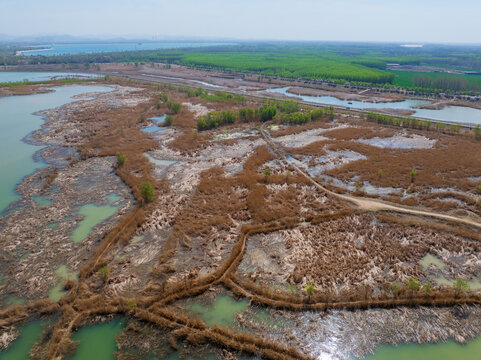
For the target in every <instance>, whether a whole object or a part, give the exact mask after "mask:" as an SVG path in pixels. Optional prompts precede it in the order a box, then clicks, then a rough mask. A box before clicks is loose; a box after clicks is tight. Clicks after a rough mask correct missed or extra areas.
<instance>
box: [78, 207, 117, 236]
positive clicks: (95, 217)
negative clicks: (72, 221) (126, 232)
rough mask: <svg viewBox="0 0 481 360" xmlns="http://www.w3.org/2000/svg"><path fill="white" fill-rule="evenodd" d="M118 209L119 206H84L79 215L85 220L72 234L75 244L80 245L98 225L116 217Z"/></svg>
mask: <svg viewBox="0 0 481 360" xmlns="http://www.w3.org/2000/svg"><path fill="white" fill-rule="evenodd" d="M117 209H118V207H117V206H111V205H103V206H98V205H95V204H86V205H84V206H82V207H81V208H80V209H79V211H78V213H79V214H80V215H83V216H84V218H83V220H82V221H81V222H80V223H79V224H78V225H77V227H76V228H75V230H74V231H73V233H72V240H73V242H75V243H78V242H81V241H83V240H85V239H86V238H87V236H89V234H90V232H91V231H92V229H93V228H94V227H95V226H96V225H98V224H100V223H101V222H103V221H105V220H107V219H108V218H109V217H111V216H112V215H114V214H115V213H116V212H117Z"/></svg>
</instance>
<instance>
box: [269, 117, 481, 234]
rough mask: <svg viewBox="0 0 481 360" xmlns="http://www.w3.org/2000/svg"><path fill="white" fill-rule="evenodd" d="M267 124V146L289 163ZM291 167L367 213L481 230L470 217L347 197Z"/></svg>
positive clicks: (318, 185)
mask: <svg viewBox="0 0 481 360" xmlns="http://www.w3.org/2000/svg"><path fill="white" fill-rule="evenodd" d="M266 125H267V123H264V124H262V125H261V126H260V132H261V135H262V137H263V139H264V140H265V141H266V142H267V144H268V145H269V146H270V147H271V148H272V149H273V150H274V152H275V153H276V154H277V156H279V157H280V159H281V160H282V161H284V162H285V163H287V160H286V156H285V155H284V152H283V151H281V150H283V149H282V148H281V147H280V145H278V144H276V143H275V142H274V141H273V140H272V139H271V137H270V136H269V134H268V133H267V132H266V130H265V126H266ZM289 166H291V167H293V168H294V169H295V170H296V171H298V172H299V173H300V174H301V175H302V176H304V177H305V178H306V179H308V180H309V181H310V182H311V183H312V184H314V185H315V186H316V187H317V188H319V189H320V190H322V191H324V192H325V193H327V194H329V195H331V196H333V197H336V198H338V199H340V200H344V201H346V202H348V203H350V204H352V205H354V207H356V208H358V209H362V210H366V211H372V212H381V211H389V212H396V213H402V214H407V215H414V216H427V217H431V218H436V219H439V220H446V221H454V222H457V223H462V224H465V225H470V226H474V227H477V228H479V229H481V223H480V222H477V221H475V220H474V219H471V218H469V217H459V216H454V215H448V214H442V213H437V212H432V211H426V210H420V209H416V208H412V207H408V206H401V205H397V204H395V203H391V202H388V201H383V200H378V199H372V198H364V197H359V196H353V195H345V194H338V193H336V192H334V191H332V190H329V189H327V188H325V187H324V186H323V185H322V184H320V183H319V182H318V181H316V180H315V179H314V178H312V177H311V176H310V175H309V174H307V173H306V172H305V171H304V170H302V169H301V168H299V167H298V166H297V165H296V164H293V163H289Z"/></svg>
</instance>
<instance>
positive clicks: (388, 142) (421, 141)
mask: <svg viewBox="0 0 481 360" xmlns="http://www.w3.org/2000/svg"><path fill="white" fill-rule="evenodd" d="M357 141H358V142H360V143H363V144H368V145H372V146H376V147H379V148H383V149H431V148H432V147H433V146H434V144H435V143H436V140H434V139H429V138H427V137H425V136H422V135H417V134H411V135H410V136H406V135H404V134H400V135H394V136H391V137H388V138H379V137H375V138H372V139H359V140H357Z"/></svg>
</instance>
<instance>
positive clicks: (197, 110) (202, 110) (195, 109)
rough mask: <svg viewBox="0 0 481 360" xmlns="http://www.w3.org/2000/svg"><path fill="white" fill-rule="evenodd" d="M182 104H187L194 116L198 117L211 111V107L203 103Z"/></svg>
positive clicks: (185, 103) (185, 104) (184, 104)
mask: <svg viewBox="0 0 481 360" xmlns="http://www.w3.org/2000/svg"><path fill="white" fill-rule="evenodd" d="M182 106H185V107H186V108H187V109H188V110H189V111H190V112H192V113H194V117H195V118H196V119H197V118H198V117H199V116H202V115H207V114H208V113H209V111H210V110H209V109H208V108H207V107H205V106H204V105H201V104H195V105H194V104H192V103H189V102H184V103H182Z"/></svg>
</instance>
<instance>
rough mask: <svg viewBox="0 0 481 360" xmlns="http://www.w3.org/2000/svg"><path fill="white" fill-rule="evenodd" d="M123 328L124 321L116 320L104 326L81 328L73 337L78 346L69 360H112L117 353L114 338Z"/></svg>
mask: <svg viewBox="0 0 481 360" xmlns="http://www.w3.org/2000/svg"><path fill="white" fill-rule="evenodd" d="M124 326H125V320H124V319H122V318H116V319H114V320H112V321H109V322H107V323H104V324H100V325H92V326H85V327H83V328H81V329H80V330H79V331H77V332H76V333H75V334H74V336H73V340H75V341H79V342H80V344H79V346H78V347H77V351H76V353H75V355H74V356H72V357H71V358H70V360H113V359H114V352H115V351H117V345H116V343H115V338H116V337H117V336H118V335H119V333H120V331H121V330H122V329H123V327H124Z"/></svg>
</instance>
